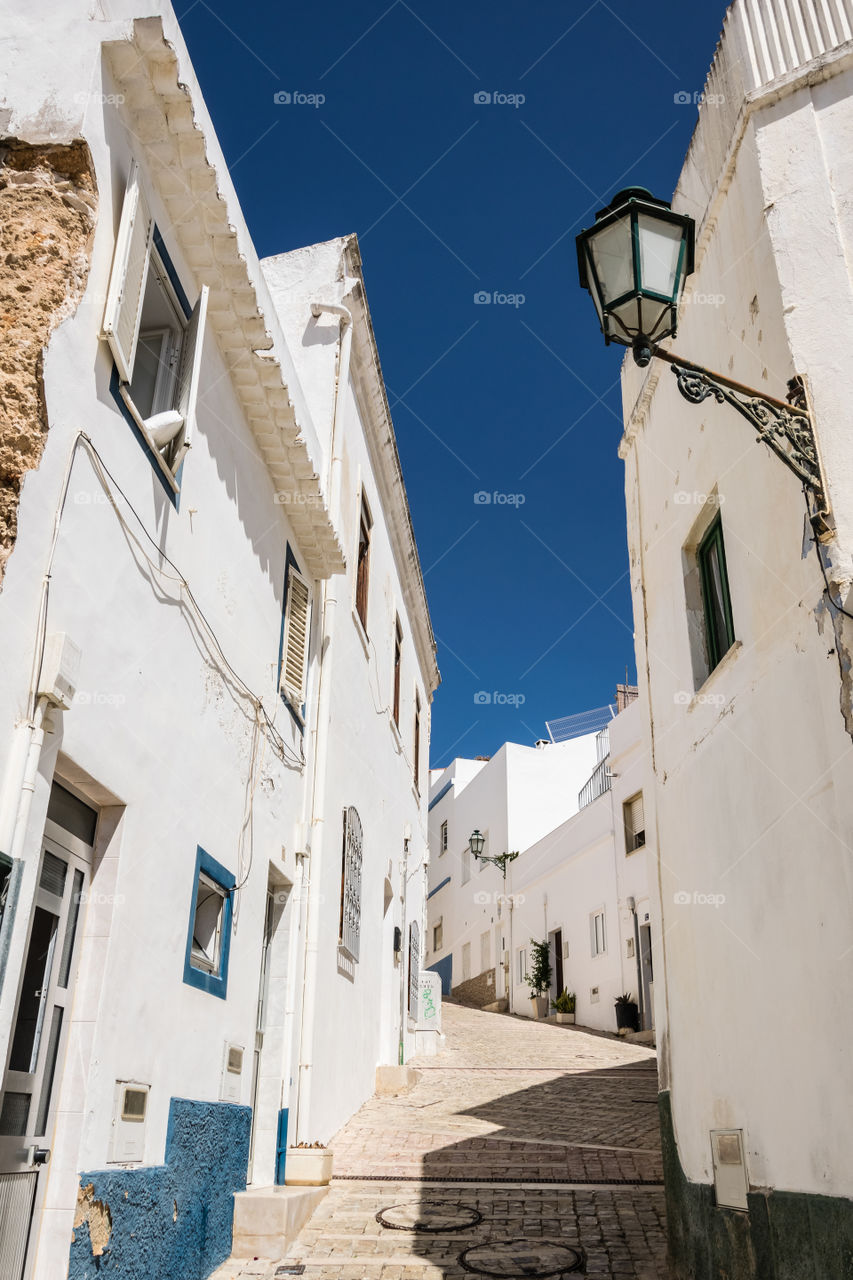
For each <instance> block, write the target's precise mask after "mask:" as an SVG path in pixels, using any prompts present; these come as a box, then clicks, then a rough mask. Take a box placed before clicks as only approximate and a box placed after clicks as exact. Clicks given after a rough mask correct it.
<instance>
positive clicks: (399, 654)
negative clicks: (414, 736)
mask: <svg viewBox="0 0 853 1280" xmlns="http://www.w3.org/2000/svg"><path fill="white" fill-rule="evenodd" d="M402 664H403V628H402V627H401V626H400V619H399V618H395V620H394V699H393V704H392V710H393V715H394V723H395V725H396V726H397V728H398V729H399V727H400V671H401V668H402Z"/></svg>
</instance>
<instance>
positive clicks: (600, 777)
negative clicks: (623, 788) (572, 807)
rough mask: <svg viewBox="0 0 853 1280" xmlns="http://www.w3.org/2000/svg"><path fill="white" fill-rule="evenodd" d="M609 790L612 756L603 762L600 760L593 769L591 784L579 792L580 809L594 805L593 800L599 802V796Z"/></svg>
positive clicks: (607, 756)
mask: <svg viewBox="0 0 853 1280" xmlns="http://www.w3.org/2000/svg"><path fill="white" fill-rule="evenodd" d="M609 790H610V756H609V755H606V756H605V757H604V759H603V760H599V762H598V764H597V765H596V766H595V768H594V769H593V771H592V776H591V777H590V779H589V782H587V783H586V785H585V786H583V787H582V788H581V790H580V791H579V792H578V808H579V809H584V808H586V806H587V805H588V804H592V802H593V800H597V799H598V797H599V796H603V795H604V793H605V791H609Z"/></svg>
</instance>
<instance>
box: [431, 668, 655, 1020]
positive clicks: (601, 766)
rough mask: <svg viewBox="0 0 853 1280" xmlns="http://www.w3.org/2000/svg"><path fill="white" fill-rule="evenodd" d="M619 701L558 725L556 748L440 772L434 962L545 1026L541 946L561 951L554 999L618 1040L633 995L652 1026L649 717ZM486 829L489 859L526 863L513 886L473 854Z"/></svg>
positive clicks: (476, 996) (481, 997)
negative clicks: (619, 1020)
mask: <svg viewBox="0 0 853 1280" xmlns="http://www.w3.org/2000/svg"><path fill="white" fill-rule="evenodd" d="M619 698H620V701H619V706H620V707H621V708H622V709H621V710H620V711H619V713H618V714H614V713H615V712H616V707H615V706H614V707H612V708H610V707H607V708H603V709H602V712H601V713H599V714H596V713H582V714H581V715H578V716H573V717H567V718H566V719H565V720H563V721H559V722H556V721H555V722H552V723H551V725H549V729H550V730H551V732H552V734H553V737H554V739H555V740H554V741H546V740H542V741H541V742H540V743H538V744H537V746H536V747H535V748H531V747H523V746H519V745H517V744H515V743H506V744H505V745H504V746H503V747H501V749H500V751H499V752H498V753H497V755H495V756H494V757H492V759H491V760H488V761H478V760H461V759H460V760H454V761H453V763H452V764H451V765H450V766H448V768H447V769H445V770H442V771H440V772H439V771H438V770H433V780H432V784H431V787H430V816H429V833H430V851H431V857H430V892H429V902H428V920H427V925H428V929H427V955H426V963H427V965H428V966H429V968H431V969H433V970H435V971H436V972H437V973H439V974H440V975H441V978H442V986H443V990H444V991H445V993H446V994H450V993H451V992H452V993H454V994H457V995H459V996H460V997H461V998H463V999H466V1000H469V1001H473V1002H475V1003H479V1004H481V1005H488V1004H492V1003H496V1002H499V1001H500V1002H502V1007H504V1008H506V1007H508V1008H510V1009H511V1010H512V1012H514V1013H518V1014H521V1015H523V1016H531V1017H532V1016H535V1015H534V1011H533V1007H532V1004H531V999H530V988H529V987H528V985H527V983H526V981H525V979H526V977H527V974H528V972H529V964H530V942H531V939H533V940H536V941H537V942H538V941H544V940H547V941H548V942H549V943H550V956H551V969H552V981H551V991H550V997H551V999H555V998H556V997H557V996H558V995H559V994H560V992H561V991H562V990H564V989H567V990H569V991H573V992H574V993H575V996H576V1000H577V1008H576V1021H577V1023H578V1024H583V1025H584V1026H589V1027H595V1028H599V1029H601V1030H607V1031H615V1030H616V1020H615V1014H614V1007H613V1006H614V1001H615V999H616V997H617V996H618V995H621V994H623V993H626V992H627V993H629V994H631V995H633V996H634V998H635V999H636V1000H637V1002H638V1005H639V1006H640V1008H641V1010H642V1012H643V1014H644V1017H643V1025H644V1026H645V1027H646V1028H647V1029H651V1027H652V1025H653V1022H652V1015H651V998H650V997H651V984H652V981H653V975H652V946H651V940H652V930H653V922H652V908H651V903H650V900H649V892H648V888H647V884H646V858H647V847H646V831H645V824H644V822H643V819H642V810H643V795H644V788H645V782H646V775H645V769H646V757H645V752H644V744H643V734H642V726H643V720H642V713H641V708H640V706H639V704H638V703H637V702H636V701H634V702H631V703H630V705H626V701H625V692H624V691H620V695H619ZM591 725H592V726H594V725H601V726H602V727H601V728H596V729H595V730H594V731H593V732H590V731H589V728H590V726H591ZM573 735H577V736H573ZM560 739H562V740H560ZM475 830H478V831H481V832H482V834H483V835H484V836H485V846H484V849H483V855H484V856H485V857H487V858H488V857H496V856H500V854H502V853H504V852H517V853H518V857H517V858H515V859H514V860H512V861H510V862H508V863H507V864H506V877H505V878H504V875H503V869H502V868H501V867H500V866H495V865H493V864H490V863H487V862H484V861H481V860H475V859H474V858H473V857H472V855H471V852H470V849H469V846H468V840H469V838H470V836H471V834H472V832H474V831H475ZM638 960H639V963H638Z"/></svg>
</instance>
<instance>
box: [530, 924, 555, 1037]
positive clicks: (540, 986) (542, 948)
mask: <svg viewBox="0 0 853 1280" xmlns="http://www.w3.org/2000/svg"><path fill="white" fill-rule="evenodd" d="M527 985H528V987H529V988H530V1003H531V1004H532V1005H533V1016H534V1018H547V1017H548V1004H549V1000H548V991H549V990H550V987H551V947H550V944H549V943H548V941H547V939H546V940H545V942H536V941H535V939H533V938H531V939H530V972H529V973H528V975H527Z"/></svg>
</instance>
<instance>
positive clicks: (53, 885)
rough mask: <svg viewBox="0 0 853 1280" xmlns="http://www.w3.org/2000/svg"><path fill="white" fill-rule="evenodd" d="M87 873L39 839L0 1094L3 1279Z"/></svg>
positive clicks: (61, 1044)
mask: <svg viewBox="0 0 853 1280" xmlns="http://www.w3.org/2000/svg"><path fill="white" fill-rule="evenodd" d="M75 843H78V844H79V842H75ZM87 878H88V867H87V864H86V862H85V861H84V860H83V859H82V858H81V857H78V856H77V855H76V854H74V853H71V852H69V851H68V850H67V849H64V848H63V847H62V846H61V845H60V844H58V843H57V842H56V841H54V840H52V839H49V838H48V837H45V839H44V842H43V845H42V858H41V866H40V869H39V881H38V887H37V890H36V894H35V902H34V909H33V916H32V924H31V927H30V936H29V941H28V943H27V950H26V956H25V960H24V965H23V972H22V978H21V986H20V991H19V993H18V1007H17V1010H16V1014H15V1023H14V1028H13V1032H12V1048H11V1052H10V1055H9V1065H8V1068H7V1070H6V1074H5V1077H4V1079H3V1093H2V1098H0V1204H2V1203H4V1201H5V1202H6V1207H7V1210H8V1212H6V1213H4V1214H3V1215H1V1216H0V1256H4V1257H5V1256H7V1255H8V1257H9V1258H15V1259H16V1262H15V1269H14V1271H13V1272H11V1273H7V1272H4V1273H3V1276H4V1280H6V1276H7V1274H8V1276H9V1280H21V1278H22V1277H23V1276H24V1275H25V1274H26V1264H25V1261H24V1259H25V1256H26V1252H27V1237H28V1235H29V1230H30V1212H31V1210H32V1208H33V1206H34V1205H38V1204H39V1203H40V1196H39V1190H40V1188H39V1185H38V1184H39V1182H40V1181H42V1180H43V1170H44V1169H45V1167H46V1159H47V1158H49V1147H50V1142H51V1140H52V1133H53V1121H54V1113H55V1110H56V1094H57V1092H58V1083H59V1079H60V1076H61V1064H62V1060H63V1056H64V1050H65V1041H66V1039H67V1035H68V1021H69V1018H70V1004H71V995H72V992H73V985H74V984H73V979H74V972H75V967H76V959H77V952H78V951H79V937H78V935H79V933H80V929H79V925H80V917H81V907H82V904H83V903H84V902H85V890H86V884H87ZM24 1201H26V1202H27V1204H28V1205H29V1206H30V1210H29V1211H28V1212H27V1213H25V1214H21V1215H19V1214H18V1213H17V1212H15V1213H12V1212H11V1206H12V1204H13V1203H14V1204H17V1205H18V1207H20V1206H21V1205H23V1203H24ZM4 1250H5V1251H6V1253H4V1252H3V1251H4Z"/></svg>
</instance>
